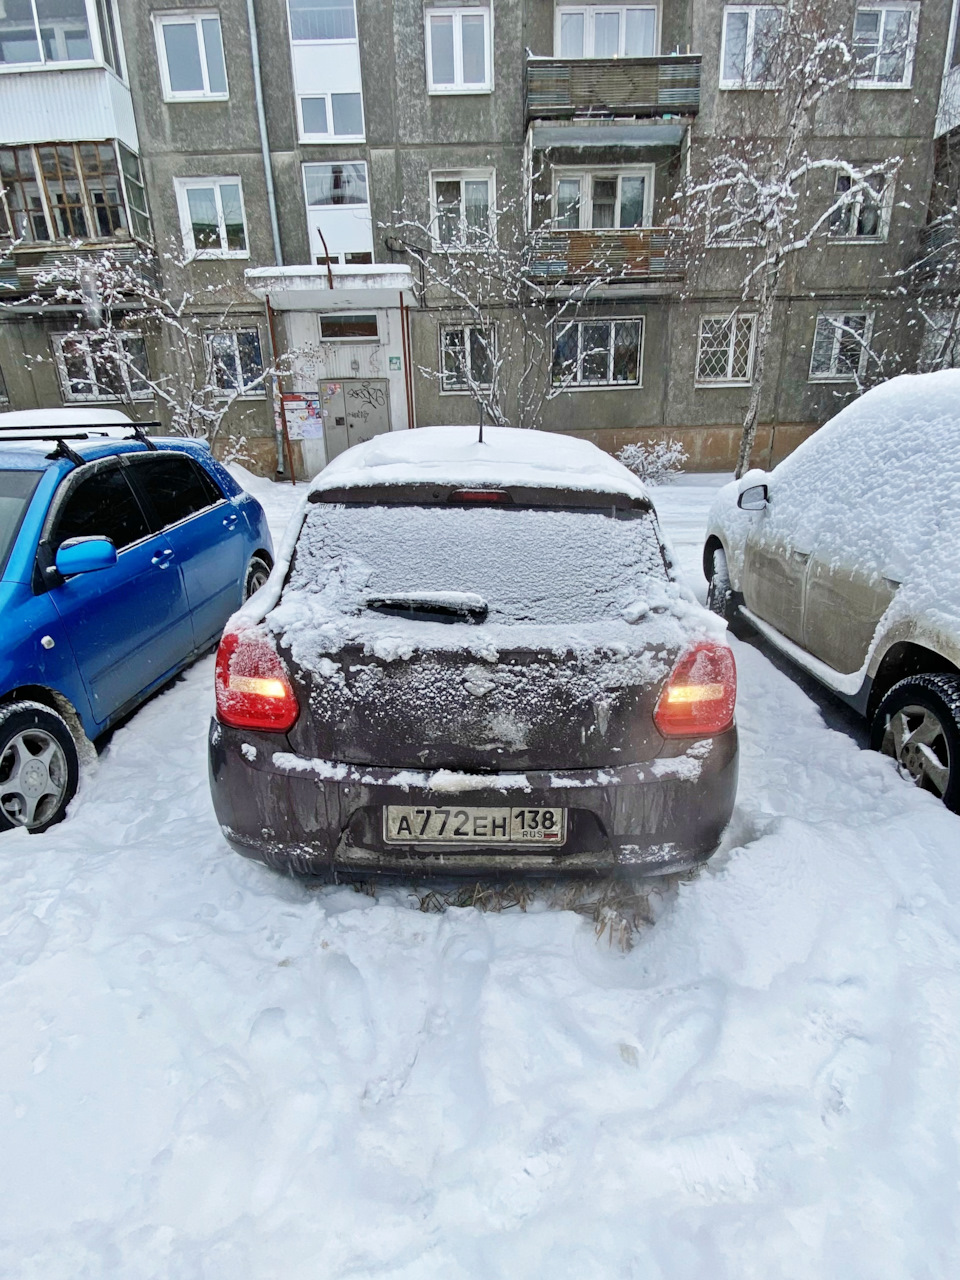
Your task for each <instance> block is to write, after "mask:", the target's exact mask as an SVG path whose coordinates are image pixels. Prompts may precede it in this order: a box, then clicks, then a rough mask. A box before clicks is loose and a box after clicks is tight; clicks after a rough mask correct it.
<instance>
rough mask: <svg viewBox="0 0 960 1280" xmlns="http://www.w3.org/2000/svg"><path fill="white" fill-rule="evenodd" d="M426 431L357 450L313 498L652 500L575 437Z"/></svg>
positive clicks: (316, 484) (336, 463) (498, 430)
mask: <svg viewBox="0 0 960 1280" xmlns="http://www.w3.org/2000/svg"><path fill="white" fill-rule="evenodd" d="M478 437H479V431H478V428H477V427H418V428H416V429H415V430H412V431H391V432H389V433H387V434H386V435H380V436H376V437H374V439H373V440H367V441H366V442H365V443H363V444H358V445H354V447H353V448H352V449H348V450H347V451H346V452H345V453H342V454H340V456H339V457H338V458H334V460H333V461H332V462H331V463H330V464H329V466H327V467H325V468H324V469H323V471H321V472H320V474H319V475H318V476H317V477H316V479H315V480H314V481H313V484H312V485H311V490H310V491H311V493H321V492H323V491H324V490H327V489H341V488H354V487H357V486H361V485H393V484H422V483H427V484H431V483H433V484H455V485H464V486H469V485H528V486H530V487H537V488H544V489H583V490H589V491H594V492H598V493H618V494H626V495H628V496H629V497H632V498H646V497H647V496H648V495H647V491H646V489H645V487H644V486H643V484H642V483H641V482H640V480H638V479H637V477H636V476H635V475H633V473H632V472H630V471H628V470H627V468H626V467H624V466H622V465H621V464H620V463H619V462H617V461H615V460H614V459H613V458H611V457H610V455H609V454H606V453H604V452H603V450H602V449H598V448H597V446H596V445H593V444H590V443H589V442H588V441H586V440H579V439H577V438H576V437H574V436H563V435H557V434H555V433H554V432H550V431H533V430H524V429H521V428H517V427H484V429H483V443H482V444H481V443H480V440H479V438H478Z"/></svg>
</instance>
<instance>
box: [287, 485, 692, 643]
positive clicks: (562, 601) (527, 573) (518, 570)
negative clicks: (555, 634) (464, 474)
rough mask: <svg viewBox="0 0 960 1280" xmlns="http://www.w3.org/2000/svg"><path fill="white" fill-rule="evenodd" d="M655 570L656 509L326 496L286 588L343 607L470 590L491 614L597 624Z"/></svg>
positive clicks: (662, 571)
mask: <svg viewBox="0 0 960 1280" xmlns="http://www.w3.org/2000/svg"><path fill="white" fill-rule="evenodd" d="M651 578H653V579H656V580H658V581H661V582H663V581H665V580H666V578H667V571H666V566H665V564H664V558H663V551H662V548H661V543H660V538H659V534H658V530H657V524H656V519H655V517H654V515H653V513H652V512H650V511H647V510H629V511H614V510H613V509H612V508H611V509H607V508H603V509H600V510H598V509H597V508H595V507H594V508H577V509H573V510H571V509H556V508H553V509H551V508H530V507H522V508H511V507H493V506H484V507H482V508H481V507H473V508H471V507H461V506H400V505H397V506H392V505H391V506H361V505H338V504H333V503H329V504H328V503H318V504H316V505H315V506H313V507H311V508H310V509H309V511H308V514H307V517H306V520H305V521H304V524H303V529H302V531H301V534H300V539H299V541H298V543H297V549H296V554H295V556H294V560H293V564H292V566H291V570H290V577H289V581H288V586H287V590H288V591H290V590H294V591H303V592H304V593H308V594H309V593H320V592H323V593H324V595H325V597H326V601H327V602H328V603H329V604H330V605H332V606H333V607H335V608H337V609H339V610H341V611H342V612H345V613H359V612H361V611H363V610H365V609H366V608H367V607H368V604H367V602H368V601H370V600H372V599H374V598H376V597H377V596H378V595H384V596H388V595H396V594H399V593H403V592H470V593H473V594H475V595H478V596H481V597H482V598H483V600H484V601H485V603H486V605H487V607H488V610H489V613H488V616H489V619H490V620H491V621H501V622H517V623H551V622H592V621H595V620H596V619H597V618H602V617H615V616H619V614H620V611H621V610H622V609H623V607H624V606H625V605H626V604H629V603H630V602H631V601H634V600H636V598H637V594H638V590H640V591H642V587H643V584H644V582H648V581H649V580H650V579H651Z"/></svg>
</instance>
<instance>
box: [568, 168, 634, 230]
mask: <svg viewBox="0 0 960 1280" xmlns="http://www.w3.org/2000/svg"><path fill="white" fill-rule="evenodd" d="M656 173H657V167H656V165H653V164H634V165H623V166H613V167H610V168H596V169H594V168H580V167H579V166H578V167H576V168H572V167H563V168H557V169H554V171H553V206H552V207H553V222H554V225H556V221H557V219H558V217H559V213H558V209H557V193H558V188H559V186H560V183H561V182H562V181H568V182H569V181H571V180H574V179H576V180H579V182H580V211H579V212H580V225H579V227H578V228H577V230H579V231H596V232H599V233H600V234H607V235H609V234H610V233H611V232H616V233H618V234H619V233H622V232H624V231H640V230H642V229H643V228H645V227H652V226H653V204H654V182H655V181H656ZM641 177H642V178H646V184H645V186H644V190H643V223H642V224H641V226H640V227H621V226H619V225H618V226H613V227H591V226H590V219H591V218H592V217H593V183H594V180H595V179H596V178H601V179H603V178H616V179H617V203H616V209H615V211H614V220H615V221H616V222H617V223H619V221H620V200H621V195H620V179H621V178H641ZM557 230H558V231H567V230H573V228H568V227H559V226H558V227H557Z"/></svg>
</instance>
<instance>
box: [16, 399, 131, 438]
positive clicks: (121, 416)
mask: <svg viewBox="0 0 960 1280" xmlns="http://www.w3.org/2000/svg"><path fill="white" fill-rule="evenodd" d="M130 421H131V420H130V417H129V415H128V414H126V413H124V412H123V411H122V410H120V409H101V408H98V407H97V406H96V405H88V406H87V407H86V408H83V407H77V408H68V409H15V410H12V411H11V412H9V413H0V432H3V431H10V430H13V429H16V430H18V431H27V430H29V431H32V430H34V429H36V428H43V429H44V430H49V431H51V432H57V431H63V430H66V429H67V428H68V427H73V428H78V427H129V426H130Z"/></svg>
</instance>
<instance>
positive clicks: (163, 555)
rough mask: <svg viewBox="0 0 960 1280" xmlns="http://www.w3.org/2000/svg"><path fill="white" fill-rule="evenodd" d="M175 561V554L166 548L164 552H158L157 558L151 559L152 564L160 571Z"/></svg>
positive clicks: (152, 557)
mask: <svg viewBox="0 0 960 1280" xmlns="http://www.w3.org/2000/svg"><path fill="white" fill-rule="evenodd" d="M172 561H173V552H172V551H171V550H170V548H169V547H164V549H163V550H162V551H158V552H157V554H156V555H155V556H151V557H150V563H151V564H155V565H156V566H157V568H158V569H166V567H167V565H169V564H171V563H172Z"/></svg>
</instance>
